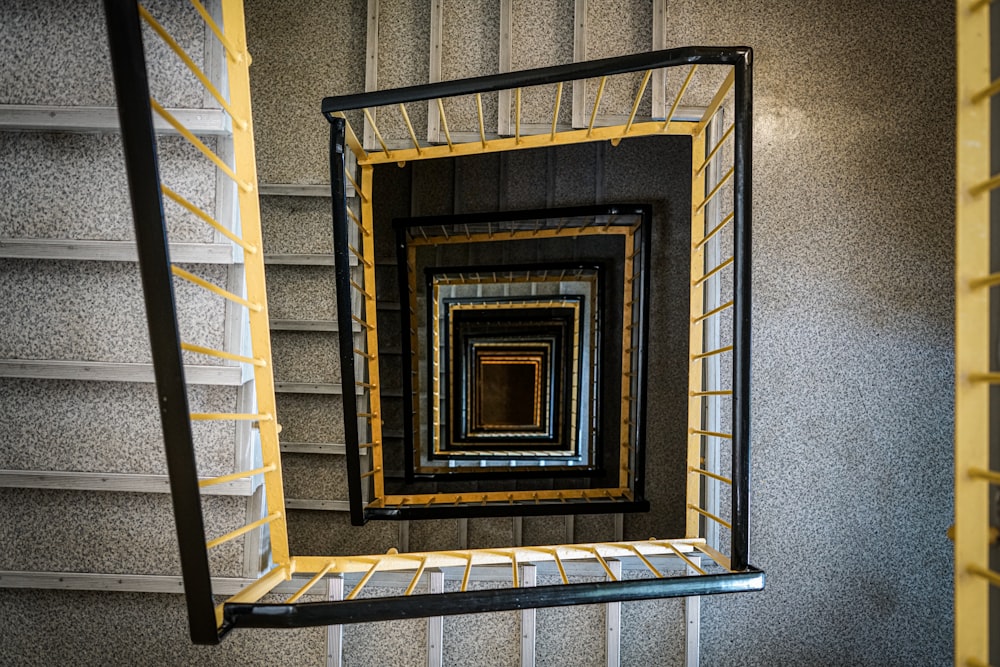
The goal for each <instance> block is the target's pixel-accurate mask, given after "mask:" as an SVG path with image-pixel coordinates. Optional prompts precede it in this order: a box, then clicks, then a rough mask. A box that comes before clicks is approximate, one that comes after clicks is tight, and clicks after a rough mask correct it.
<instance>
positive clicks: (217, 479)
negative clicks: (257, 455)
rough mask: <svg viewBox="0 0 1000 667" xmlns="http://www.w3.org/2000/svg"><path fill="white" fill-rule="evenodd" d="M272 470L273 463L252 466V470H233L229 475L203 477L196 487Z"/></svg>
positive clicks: (223, 482) (231, 480)
mask: <svg viewBox="0 0 1000 667" xmlns="http://www.w3.org/2000/svg"><path fill="white" fill-rule="evenodd" d="M272 470H274V465H273V464H272V465H268V466H262V467H260V468H254V469H253V470H244V471H243V472H234V473H232V474H230V475H220V476H218V477H210V478H209V479H203V480H201V481H200V482H198V487H199V488H202V489H204V488H205V487H206V486H215V485H216V484H225V483H226V482H235V481H236V480H238V479H243V478H244V477H253V476H254V475H261V474H263V473H265V472H271V471H272Z"/></svg>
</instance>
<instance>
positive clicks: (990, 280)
mask: <svg viewBox="0 0 1000 667" xmlns="http://www.w3.org/2000/svg"><path fill="white" fill-rule="evenodd" d="M994 285H1000V273H991V274H990V275H988V276H984V277H982V278H975V279H973V280H970V281H969V287H972V288H978V287H992V286H994Z"/></svg>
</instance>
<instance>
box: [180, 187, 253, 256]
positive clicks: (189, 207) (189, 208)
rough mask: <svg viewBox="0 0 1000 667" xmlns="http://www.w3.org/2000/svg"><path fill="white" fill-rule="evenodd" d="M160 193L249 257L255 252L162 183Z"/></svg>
mask: <svg viewBox="0 0 1000 667" xmlns="http://www.w3.org/2000/svg"><path fill="white" fill-rule="evenodd" d="M160 191H162V192H163V194H164V195H166V196H167V198H169V199H172V200H173V201H174V202H176V203H177V204H180V205H181V206H182V207H183V208H185V209H186V210H187V211H188V212H190V213H192V214H194V215H196V216H198V217H199V218H201V219H202V220H203V221H204V222H206V223H208V225H209V226H210V227H211V228H212V229H214V230H215V231H217V232H219V233H220V234H222V235H223V236H225V237H226V238H227V239H229V240H230V241H232V242H233V243H235V244H236V245H238V246H239V247H241V248H243V249H244V250H245V251H247V252H248V253H250V254H251V255H252V254H253V253H255V252H257V247H256V246H253V245H250V244H249V243H247V242H246V241H244V240H243V239H241V238H240V237H239V236H237V235H236V234H234V233H232V232H231V231H229V230H228V229H226V228H225V227H224V226H223V225H222V224H221V223H219V222H217V221H216V220H215V218H213V217H212V216H210V215H209V214H208V213H205V212H204V211H202V210H201V209H200V208H198V207H197V206H195V205H194V204H192V203H191V202H190V201H188V200H187V199H185V198H184V197H182V196H180V195H179V194H177V193H176V192H174V191H173V190H171V189H170V188H168V187H167V186H166V185H164V184H163V183H160Z"/></svg>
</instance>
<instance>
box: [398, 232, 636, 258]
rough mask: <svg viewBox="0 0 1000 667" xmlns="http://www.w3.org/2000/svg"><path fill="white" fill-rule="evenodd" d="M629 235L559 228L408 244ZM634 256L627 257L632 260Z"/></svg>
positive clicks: (416, 241)
mask: <svg viewBox="0 0 1000 667" xmlns="http://www.w3.org/2000/svg"><path fill="white" fill-rule="evenodd" d="M630 233H631V231H630V228H629V227H611V228H610V229H609V228H606V227H587V228H581V227H561V228H559V229H539V230H528V229H519V230H511V231H499V230H498V231H493V232H480V233H475V234H469V235H468V236H457V235H456V236H451V237H448V238H441V237H440V236H434V237H429V238H416V239H412V240H411V241H410V242H409V245H410V246H429V245H445V244H451V243H486V242H490V241H510V240H511V239H515V240H516V239H548V238H555V237H558V236H598V235H605V236H606V235H619V236H628V235H629V234H630ZM634 257H635V254H632V255H630V256H628V257H627V259H633V258H634Z"/></svg>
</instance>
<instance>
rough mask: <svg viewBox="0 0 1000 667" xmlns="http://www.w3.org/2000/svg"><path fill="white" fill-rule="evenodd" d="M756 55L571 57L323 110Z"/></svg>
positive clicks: (342, 98) (731, 61) (338, 102)
mask: <svg viewBox="0 0 1000 667" xmlns="http://www.w3.org/2000/svg"><path fill="white" fill-rule="evenodd" d="M752 58H753V50H752V49H751V48H750V47H748V46H689V47H684V48H678V49H665V50H662V51H651V52H648V53H635V54H631V55H626V56H617V57H614V58H602V59H600V60H590V61H587V62H580V63H570V64H568V65H555V66H552V67H540V68H537V69H528V70H521V71H518V72H504V73H502V74H491V75H488V76H479V77H474V78H470V79H458V80H455V81H441V82H438V83H427V84H421V85H419V86H407V87H405V88H395V89H392V90H376V91H372V92H368V93H357V94H354V95H337V96H332V97H325V98H323V104H322V111H323V114H324V115H325V116H326V117H327V119H328V120H329V119H330V116H331V114H333V113H335V112H338V111H351V110H355V109H365V108H370V107H379V106H386V105H389V104H403V103H406V102H419V101H423V100H434V99H438V98H443V97H456V96H458V95H469V94H472V93H488V92H494V91H498V90H509V89H512V88H524V87H528V86H541V85H545V84H552V83H560V82H563V81H576V80H579V79H590V78H593V77H600V76H612V75H615V74H627V73H629V72H642V71H645V70H649V69H658V68H661V67H677V66H681V65H735V64H737V63H739V62H743V61H750V60H752Z"/></svg>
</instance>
